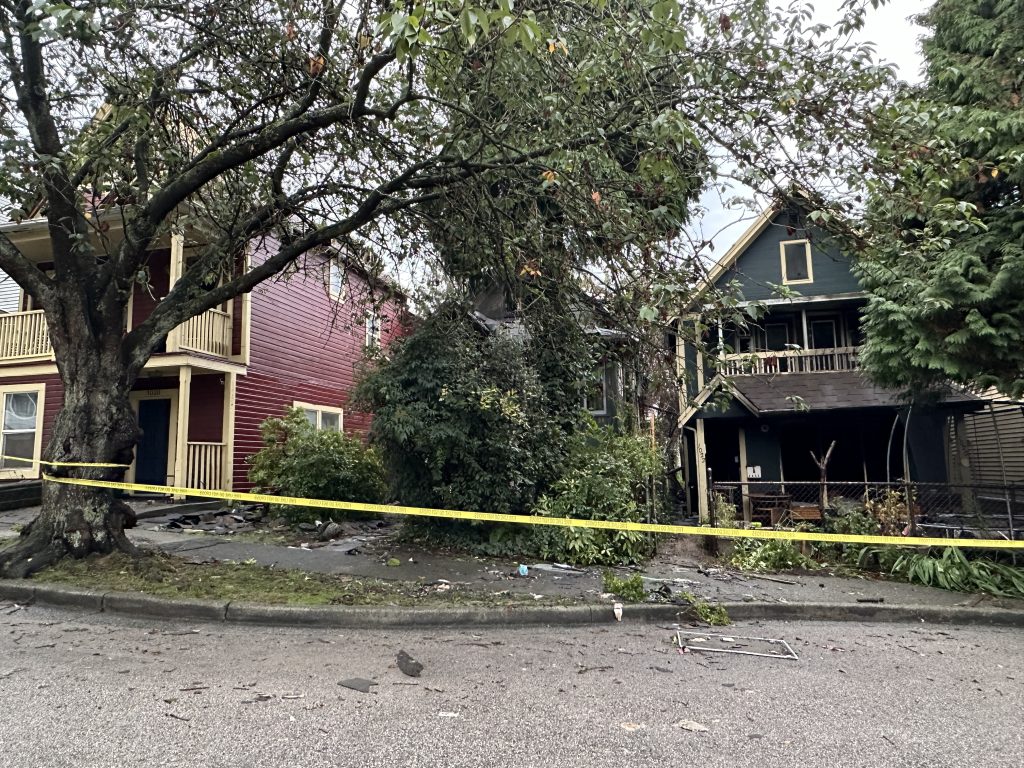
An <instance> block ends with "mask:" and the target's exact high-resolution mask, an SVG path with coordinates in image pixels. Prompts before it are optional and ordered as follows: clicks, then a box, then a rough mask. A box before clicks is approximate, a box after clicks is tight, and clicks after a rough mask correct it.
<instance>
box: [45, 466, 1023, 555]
mask: <svg viewBox="0 0 1024 768" xmlns="http://www.w3.org/2000/svg"><path fill="white" fill-rule="evenodd" d="M43 477H44V479H46V480H49V481H50V482H54V483H64V484H67V485H88V486H92V487H95V488H113V489H115V490H120V491H144V492H146V493H161V494H167V495H169V496H194V497H197V498H206V499H222V500H225V501H248V502H255V503H257V504H281V505H286V506H293V507H312V508H314V509H341V510H348V511H352V512H376V513H379V514H385V515H409V516H412V517H440V518H445V519H448V520H482V521H484V522H489V523H516V524H520V525H551V526H556V527H559V528H598V529H603V530H608V531H640V532H642V533H667V534H674V535H680V536H719V537H722V538H728V539H778V540H782V541H822V542H827V543H829V544H880V545H893V544H895V545H898V546H903V547H981V548H986V549H1024V540H1020V541H1009V540H1003V539H947V538H933V537H924V536H855V535H851V534H845V533H819V532H816V531H779V530H770V529H763V528H752V529H746V528H703V527H700V526H696V525H664V524H661V523H630V522H619V521H616V520H578V519H576V518H568V517H540V516H536V517H535V516H532V515H505V514H500V513H497V512H466V511H463V510H457V509H429V508H424V507H402V506H398V505H395V504H363V503H360V502H354V501H329V500H327V499H304V498H301V497H297V496H274V495H271V494H266V493H237V492H234V491H212V490H207V489H206V488H185V487H181V486H175V485H147V484H145V483H118V482H115V481H112V480H84V479H81V478H74V477H52V476H50V475H43Z"/></svg>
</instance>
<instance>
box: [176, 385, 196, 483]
mask: <svg viewBox="0 0 1024 768" xmlns="http://www.w3.org/2000/svg"><path fill="white" fill-rule="evenodd" d="M191 399H192V367H191V366H189V365H183V366H181V368H179V369H178V436H177V450H176V451H175V453H174V484H175V485H178V486H181V485H185V484H186V483H187V482H188V467H187V465H186V460H187V458H188V411H189V401H190V400H191ZM175 498H180V497H175Z"/></svg>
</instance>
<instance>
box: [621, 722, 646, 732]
mask: <svg viewBox="0 0 1024 768" xmlns="http://www.w3.org/2000/svg"><path fill="white" fill-rule="evenodd" d="M619 727H620V728H621V729H622V730H624V731H630V732H632V731H642V730H645V729H646V728H647V726H646V725H644V724H643V723H619Z"/></svg>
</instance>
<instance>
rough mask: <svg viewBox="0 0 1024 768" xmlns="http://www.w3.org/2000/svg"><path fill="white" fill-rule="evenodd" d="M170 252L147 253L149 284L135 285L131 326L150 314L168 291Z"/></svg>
mask: <svg viewBox="0 0 1024 768" xmlns="http://www.w3.org/2000/svg"><path fill="white" fill-rule="evenodd" d="M170 284H171V252H170V251H169V250H166V249H164V250H161V251H152V252H150V254H149V286H146V287H143V286H141V285H136V286H135V293H134V295H133V296H132V328H134V327H135V326H137V325H139V324H140V323H141V322H142V321H143V320H145V319H146V318H147V317H149V316H150V314H151V313H152V312H153V308H154V307H156V305H157V304H158V303H159V301H160V299H162V298H163V297H164V296H166V295H167V293H168V291H170Z"/></svg>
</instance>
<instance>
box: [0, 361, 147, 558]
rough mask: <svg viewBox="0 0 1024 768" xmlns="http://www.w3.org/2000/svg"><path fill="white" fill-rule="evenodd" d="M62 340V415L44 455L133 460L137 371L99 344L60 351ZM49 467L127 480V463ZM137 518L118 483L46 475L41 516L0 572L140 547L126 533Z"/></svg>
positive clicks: (2, 552) (54, 471) (63, 473)
mask: <svg viewBox="0 0 1024 768" xmlns="http://www.w3.org/2000/svg"><path fill="white" fill-rule="evenodd" d="M61 346H64V345H59V344H55V351H57V355H58V362H59V364H60V370H61V378H62V380H63V383H64V407H63V408H62V409H61V411H60V413H59V414H58V416H57V418H56V421H55V423H54V427H53V435H52V437H51V438H50V441H49V444H48V445H47V448H46V450H45V452H44V457H45V458H47V459H49V460H51V461H57V462H59V461H68V462H101V463H111V464H123V465H128V464H130V463H131V460H132V449H133V448H134V446H135V443H136V440H137V439H138V433H139V432H138V426H137V423H136V419H135V415H134V413H133V412H132V409H131V405H130V403H129V400H128V393H129V392H130V390H131V379H132V378H134V377H132V376H130V375H129V374H128V373H127V367H126V366H125V364H124V363H123V362H122V360H121V359H120V356H119V355H116V354H103V353H102V352H100V351H97V350H96V349H95V347H92V349H89V347H88V346H86V347H80V348H79V349H69V348H68V347H65V349H64V350H61V349H60V347H61ZM89 346H92V345H89ZM62 351H63V352H64V354H63V355H62V354H61V352H62ZM62 358H63V359H62ZM43 472H44V473H46V474H49V475H53V476H58V477H78V478H88V479H97V480H121V479H122V477H123V475H124V468H95V469H92V468H87V467H60V466H53V467H51V466H48V465H45V464H44V465H43ZM134 522H135V517H134V514H133V512H132V510H131V508H130V507H129V506H128V505H127V504H125V503H124V502H122V501H120V500H119V499H116V498H115V496H114V491H112V490H108V489H103V488H89V487H86V486H81V485H66V484H61V483H55V482H52V481H47V480H44V481H43V499H42V510H41V512H40V513H39V516H38V517H37V518H36V519H35V520H34V521H32V523H31V524H30V525H28V526H27V527H26V528H25V529H24V530H23V531H22V534H21V538H20V539H19V540H18V541H17V542H16V543H14V544H13V545H10V546H8V547H7V548H5V549H0V576H4V577H7V578H23V577H26V576H30V575H31V574H32V573H35V572H36V571H39V570H41V569H43V568H45V567H47V566H49V565H51V564H53V563H54V562H56V561H57V560H59V559H60V558H62V557H64V556H65V555H71V556H73V557H85V556H86V555H89V554H92V553H101V554H106V553H110V552H114V551H122V552H130V553H135V551H136V550H135V547H134V546H133V545H132V543H131V542H130V541H129V540H128V538H127V537H126V536H125V533H124V529H125V528H126V527H131V526H132V525H134Z"/></svg>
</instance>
